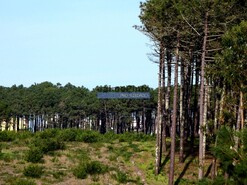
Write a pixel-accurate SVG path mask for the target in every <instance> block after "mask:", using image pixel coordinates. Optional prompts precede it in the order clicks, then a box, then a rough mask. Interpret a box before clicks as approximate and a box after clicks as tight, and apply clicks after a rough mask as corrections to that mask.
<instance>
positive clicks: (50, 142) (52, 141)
mask: <svg viewBox="0 0 247 185" xmlns="http://www.w3.org/2000/svg"><path fill="white" fill-rule="evenodd" d="M30 145H31V147H38V148H39V149H40V150H41V151H42V152H43V153H44V154H46V153H48V152H52V151H55V150H63V149H64V148H65V144H64V142H63V141H60V140H59V139H57V138H47V139H41V138H39V137H35V138H34V139H33V140H32V141H31V143H30Z"/></svg>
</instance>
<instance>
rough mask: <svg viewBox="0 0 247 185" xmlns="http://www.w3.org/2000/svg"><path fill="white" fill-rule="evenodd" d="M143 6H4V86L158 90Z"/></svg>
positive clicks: (4, 2)
mask: <svg viewBox="0 0 247 185" xmlns="http://www.w3.org/2000/svg"><path fill="white" fill-rule="evenodd" d="M139 2H140V0H0V64H1V65H0V66H1V67H0V69H1V73H0V85H2V86H7V87H10V86H12V85H14V84H16V85H20V84H23V85H24V86H27V87H28V86H30V85H32V84H34V83H41V82H44V81H49V82H52V83H54V84H56V83H57V82H59V83H61V84H62V85H65V84H66V83H68V82H70V83H71V84H73V85H76V86H85V87H87V88H89V89H92V88H94V87H95V86H96V85H111V86H112V87H114V86H121V85H143V84H146V85H149V86H150V87H157V71H158V70H157V65H156V64H154V63H152V62H151V61H149V60H148V57H147V53H150V52H151V51H150V48H149V47H148V46H147V44H148V43H149V39H148V38H147V37H146V36H145V35H143V34H142V33H140V32H138V31H137V30H135V29H134V28H133V27H132V26H133V25H140V22H139V18H138V15H139V12H140V10H139Z"/></svg>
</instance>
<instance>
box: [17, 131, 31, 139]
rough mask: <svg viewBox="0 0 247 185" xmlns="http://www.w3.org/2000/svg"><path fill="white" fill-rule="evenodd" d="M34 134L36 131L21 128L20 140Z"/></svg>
mask: <svg viewBox="0 0 247 185" xmlns="http://www.w3.org/2000/svg"><path fill="white" fill-rule="evenodd" d="M33 136H34V133H32V132H30V131H27V130H21V131H19V132H17V138H18V139H19V140H23V139H28V138H31V137H33Z"/></svg>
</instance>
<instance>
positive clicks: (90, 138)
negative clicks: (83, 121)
mask: <svg viewBox="0 0 247 185" xmlns="http://www.w3.org/2000/svg"><path fill="white" fill-rule="evenodd" d="M76 141H81V142H85V143H95V142H98V141H101V135H100V133H99V132H97V131H92V130H85V131H83V132H80V133H79V134H77V136H76Z"/></svg>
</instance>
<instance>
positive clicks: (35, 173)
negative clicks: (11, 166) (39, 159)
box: [23, 164, 44, 178]
mask: <svg viewBox="0 0 247 185" xmlns="http://www.w3.org/2000/svg"><path fill="white" fill-rule="evenodd" d="M43 173H44V167H43V166H39V165H33V164H31V165H29V166H27V167H25V168H24V171H23V174H24V175H25V176H26V177H32V178H40V177H41V176H42V175H43Z"/></svg>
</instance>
